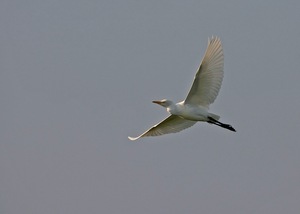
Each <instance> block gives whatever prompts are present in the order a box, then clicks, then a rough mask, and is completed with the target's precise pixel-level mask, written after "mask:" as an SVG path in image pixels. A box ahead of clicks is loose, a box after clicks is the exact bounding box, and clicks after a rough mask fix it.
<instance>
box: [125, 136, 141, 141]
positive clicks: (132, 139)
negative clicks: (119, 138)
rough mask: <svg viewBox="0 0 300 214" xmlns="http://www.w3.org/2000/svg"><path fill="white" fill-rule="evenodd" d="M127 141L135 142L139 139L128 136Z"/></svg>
mask: <svg viewBox="0 0 300 214" xmlns="http://www.w3.org/2000/svg"><path fill="white" fill-rule="evenodd" d="M128 139H129V140H131V141H135V140H137V139H139V137H130V136H128Z"/></svg>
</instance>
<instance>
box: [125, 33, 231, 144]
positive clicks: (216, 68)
mask: <svg viewBox="0 0 300 214" xmlns="http://www.w3.org/2000/svg"><path fill="white" fill-rule="evenodd" d="M223 70H224V55H223V48H222V44H221V40H220V39H219V38H218V37H212V38H211V39H210V38H209V39H208V46H207V49H206V51H205V55H204V57H203V59H202V62H201V64H200V66H199V69H198V71H197V73H196V75H195V78H194V82H193V85H192V87H191V89H190V91H189V93H188V95H187V97H186V99H185V100H184V101H181V102H179V103H176V104H175V103H174V102H172V101H170V100H166V99H163V100H160V101H153V103H156V104H159V105H161V106H163V107H165V108H166V109H167V111H168V112H169V113H170V116H168V117H167V118H166V119H164V120H163V121H161V122H160V123H158V124H156V125H154V126H153V127H151V128H150V129H148V130H147V131H145V132H144V133H143V134H141V135H140V136H138V137H128V138H129V139H130V140H137V139H139V138H141V137H148V136H158V135H163V134H169V133H175V132H179V131H182V130H183V129H186V128H189V127H191V126H192V125H194V124H195V123H196V122H198V121H202V122H208V123H210V124H215V125H217V126H220V127H223V128H226V129H229V130H231V131H234V132H235V129H234V128H233V127H232V126H231V125H229V124H224V123H221V122H219V119H220V116H218V115H215V114H212V113H210V112H208V109H209V105H210V104H211V103H213V102H214V101H215V99H216V97H217V95H218V93H219V90H220V88H221V84H222V80H223V72H224V71H223Z"/></svg>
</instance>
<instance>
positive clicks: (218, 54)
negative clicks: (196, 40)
mask: <svg viewBox="0 0 300 214" xmlns="http://www.w3.org/2000/svg"><path fill="white" fill-rule="evenodd" d="M223 70H224V55H223V48H222V44H221V40H220V39H219V38H218V37H212V38H211V39H209V40H208V46H207V49H206V51H205V55H204V57H203V59H202V62H201V64H200V67H199V69H198V71H197V73H196V75H195V79H194V82H193V85H192V87H191V90H190V92H189V93H188V96H187V97H186V99H185V101H184V102H185V103H187V104H193V105H201V106H204V107H207V108H208V107H209V105H210V104H211V103H213V102H214V101H215V99H216V97H217V95H218V93H219V90H220V88H221V84H222V80H223Z"/></svg>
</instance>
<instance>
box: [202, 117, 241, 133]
mask: <svg viewBox="0 0 300 214" xmlns="http://www.w3.org/2000/svg"><path fill="white" fill-rule="evenodd" d="M208 119H209V121H207V122H208V123H211V124H215V125H217V126H220V127H222V128H225V129H228V130H230V131H233V132H236V130H235V129H234V128H233V127H232V126H231V125H229V124H225V123H221V122H219V121H217V120H215V119H214V118H212V117H208Z"/></svg>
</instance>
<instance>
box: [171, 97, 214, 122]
mask: <svg viewBox="0 0 300 214" xmlns="http://www.w3.org/2000/svg"><path fill="white" fill-rule="evenodd" d="M167 111H168V112H169V113H170V114H172V115H176V116H178V117H181V118H183V119H186V120H192V121H207V117H208V116H210V115H211V114H210V113H209V112H208V109H207V108H205V107H203V106H195V105H190V104H185V103H184V101H182V102H179V103H176V104H175V105H172V106H169V107H167Z"/></svg>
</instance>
